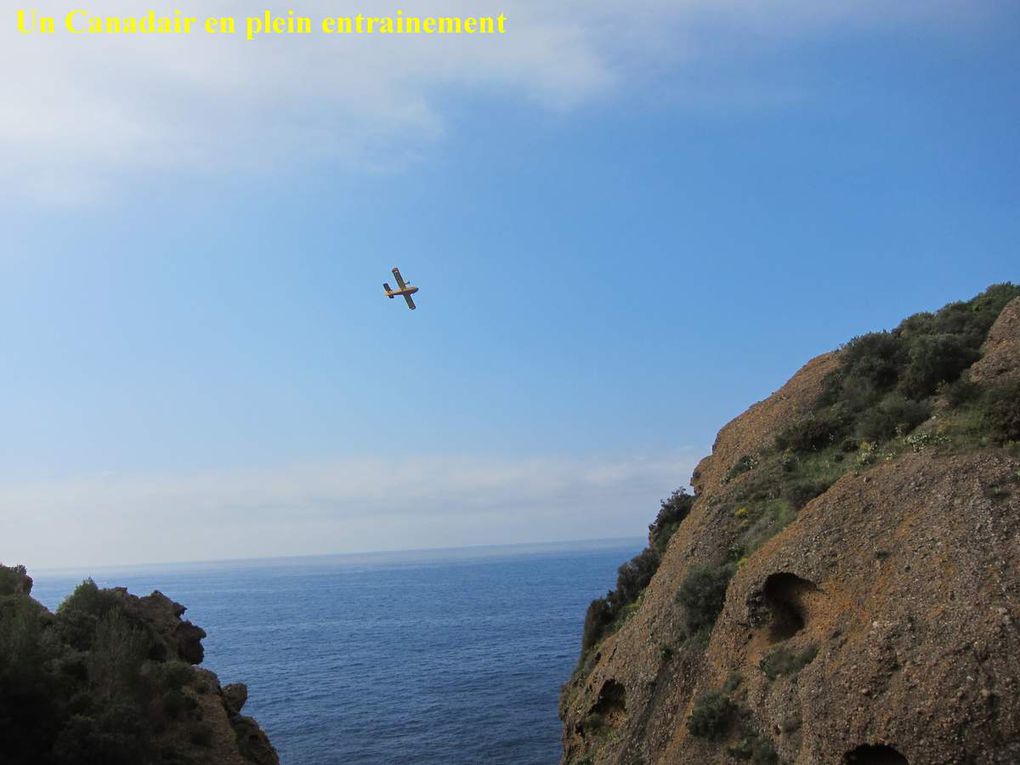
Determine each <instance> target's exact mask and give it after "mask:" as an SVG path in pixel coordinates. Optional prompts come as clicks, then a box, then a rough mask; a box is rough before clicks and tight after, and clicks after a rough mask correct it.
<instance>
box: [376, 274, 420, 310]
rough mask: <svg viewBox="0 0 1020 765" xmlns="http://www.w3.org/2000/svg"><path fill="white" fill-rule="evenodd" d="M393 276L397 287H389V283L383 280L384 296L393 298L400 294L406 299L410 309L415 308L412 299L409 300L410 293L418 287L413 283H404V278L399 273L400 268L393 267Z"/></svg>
mask: <svg viewBox="0 0 1020 765" xmlns="http://www.w3.org/2000/svg"><path fill="white" fill-rule="evenodd" d="M393 278H394V279H396V280H397V287H398V289H395V290H394V289H390V285H388V284H387V283H386V282H383V289H384V290H386V297H388V298H389V299H390V300H393V298H395V297H396V296H397V295H402V296H403V298H404V300H406V301H407V307H408V308H410V309H411V310H412V311H413V310H414V309H415V305H414V301H413V300H411V295H413V294H414V293H415V292H417V291H418V288H417V287H415V286H414V285H413V284H406V283H405V282H404V278H403V277H402V276H401V275H400V269H399V268H394V269H393Z"/></svg>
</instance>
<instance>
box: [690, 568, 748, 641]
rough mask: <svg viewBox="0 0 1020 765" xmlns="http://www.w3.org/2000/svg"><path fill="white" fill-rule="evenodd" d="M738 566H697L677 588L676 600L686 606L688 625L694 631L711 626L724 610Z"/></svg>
mask: <svg viewBox="0 0 1020 765" xmlns="http://www.w3.org/2000/svg"><path fill="white" fill-rule="evenodd" d="M734 571H735V566H734V565H733V564H731V563H726V564H723V565H720V566H699V567H696V568H693V569H692V570H691V572H690V573H689V574H688V575H687V578H686V579H684V581H683V584H681V585H680V589H679V590H678V591H677V594H676V600H677V602H678V603H680V605H682V606H683V607H684V610H685V613H686V621H687V627H688V629H690V630H691V632H698V631H699V630H702V629H706V630H707V629H710V628H711V627H712V626H713V625H714V624H715V620H716V619H718V618H719V614H720V613H722V609H723V604H724V603H725V602H726V590H727V588H728V587H729V584H730V579H732V578H733V574H734Z"/></svg>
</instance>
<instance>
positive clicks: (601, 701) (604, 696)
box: [591, 680, 627, 725]
mask: <svg viewBox="0 0 1020 765" xmlns="http://www.w3.org/2000/svg"><path fill="white" fill-rule="evenodd" d="M591 711H592V714H596V715H598V716H599V717H601V718H602V719H603V720H604V721H605V722H606V723H607V724H609V725H615V724H616V723H617V722H618V721H619V720H620V718H622V717H623V715H624V713H626V711H627V691H626V689H624V687H623V684H622V683H618V682H617V681H616V680H606V682H605V683H603V685H602V688H601V689H600V690H599V697H598V700H597V701H596V702H595V704H594V706H592V708H591Z"/></svg>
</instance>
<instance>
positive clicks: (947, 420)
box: [560, 285, 1020, 765]
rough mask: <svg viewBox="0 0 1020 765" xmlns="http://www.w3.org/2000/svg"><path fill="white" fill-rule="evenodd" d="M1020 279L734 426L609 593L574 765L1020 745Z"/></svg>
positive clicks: (577, 702)
mask: <svg viewBox="0 0 1020 765" xmlns="http://www.w3.org/2000/svg"><path fill="white" fill-rule="evenodd" d="M1017 294H1020V292H1018V291H1017V288H1015V287H1012V286H1011V285H998V286H997V287H993V288H990V289H989V290H988V291H987V292H986V293H983V294H982V295H980V296H978V297H977V298H975V299H974V300H971V301H968V302H966V303H957V304H953V305H951V306H947V307H946V308H944V309H942V310H941V311H939V312H937V313H934V314H920V315H918V316H914V317H911V318H910V319H907V320H906V321H904V322H903V324H901V325H900V326H899V327H898V328H897V329H896V330H894V331H893V332H883V333H875V334H873V335H868V336H864V337H862V338H857V339H855V340H854V341H852V342H851V343H848V344H847V346H845V347H844V348H842V349H840V350H839V351H836V352H834V353H830V354H826V355H823V356H821V357H819V358H816V359H814V360H813V361H811V362H809V363H808V364H807V365H806V366H805V367H804V368H803V369H801V370H800V371H799V372H798V373H797V374H796V375H794V377H793V378H792V379H791V380H790V381H789V382H788V383H787V384H786V385H785V386H783V388H782V389H780V390H779V391H777V392H776V393H774V394H773V395H771V396H770V397H769V398H768V399H766V400H765V401H762V402H760V403H758V404H756V405H754V406H752V407H751V408H750V409H749V410H748V411H747V412H745V413H744V414H743V415H741V416H739V417H737V418H736V419H735V420H733V421H732V422H730V423H729V424H728V425H727V426H726V427H724V428H723V429H722V431H721V432H720V433H719V436H718V438H717V440H716V442H715V445H714V447H713V450H712V454H711V456H709V457H707V458H705V459H704V460H703V461H702V462H701V464H700V465H699V466H698V468H697V470H696V471H695V474H694V477H693V481H692V483H693V486H694V487H695V496H694V497H693V498H688V499H689V501H688V502H687V503H686V504H685V506H684V508H683V512H682V513H680V515H681V516H682V518H681V519H680V522H679V523H678V524H676V530H675V532H673V533H672V534H671V535H670V536H669V538H668V541H665V542H664V541H663V540H662V538H661V535H660V534H659V533H658V531H657V526H658V525H660V524H658V522H657V524H653V527H652V534H651V537H650V542H651V544H650V547H649V550H647V551H646V553H645V555H646V557H650V558H651V559H652V560H653V565H651V566H650V567H649V566H648V565H646V563H647V562H646V561H642V560H641V556H639V558H638V559H635V561H632V562H631V563H630V564H626V565H625V566H624V567H623V568H621V572H620V585H619V586H618V588H617V590H615V591H613V592H611V593H610V594H609V595H608V596H607V598H605V599H601V600H599V601H596V602H595V603H593V604H592V608H591V609H590V610H589V614H588V620H587V622H586V635H585V646H584V651H583V653H582V657H581V661H580V663H579V666H578V669H577V671H576V672H575V674H574V676H573V677H572V678H571V679H570V681H569V682H568V683H567V684H566V685H565V686H564V688H563V692H562V696H561V707H560V714H561V717H562V719H563V722H564V733H563V745H564V753H563V762H564V763H569V764H572V765H580V764H581V763H625V764H630V763H692V764H698V765H700V764H701V763H737V762H757V763H780V762H782V763H792V764H795V765H828V764H832V765H838V764H840V763H910V765H936V764H938V765H942V764H948V763H975V764H977V763H1002V764H1003V765H1005V764H1006V763H1018V762H1020V659H1018V657H1020V630H1018V624H1020V448H1018V444H1017V441H1018V440H1020V298H1018V297H1016V295H1017ZM676 496H678V495H675V496H674V498H672V499H675V498H676ZM674 505H675V503H671V502H670V501H667V502H664V504H663V512H664V513H665V512H667V511H671V508H673V507H674ZM661 518H662V515H660V519H661ZM657 546H658V547H659V548H661V553H656V549H655V548H656V547H657ZM635 567H637V568H638V569H642V568H643V569H647V570H648V574H647V576H645V577H644V578H643V579H641V580H640V582H639V584H642V585H645V586H643V587H641V588H640V591H639V592H637V593H633V592H632V593H631V594H628V593H627V592H624V590H629V591H632V590H633V589H634V587H633V586H632V584H631V583H632V582H633V580H634V577H635V573H634V572H635ZM652 571H654V574H653V573H652Z"/></svg>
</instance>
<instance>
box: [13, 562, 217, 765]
mask: <svg viewBox="0 0 1020 765" xmlns="http://www.w3.org/2000/svg"><path fill="white" fill-rule="evenodd" d="M30 589H31V580H30V579H28V577H27V576H26V575H25V572H24V569H23V568H20V567H19V568H8V567H4V566H0V761H2V762H3V763H4V764H5V765H96V764H97V763H101V764H102V765H138V763H146V764H147V765H171V763H174V764H176V765H181V763H184V762H186V761H187V756H186V755H187V753H186V752H184V751H176V750H175V748H174V747H171V748H169V749H168V748H167V747H166V746H163V745H161V744H160V743H159V737H160V735H161V733H162V732H163V731H165V730H166V729H167V726H168V725H169V724H170V723H171V722H174V723H177V724H180V725H182V726H183V728H184V729H185V730H189V729H190V728H192V727H194V726H196V725H198V724H199V723H198V721H197V719H194V720H193V719H191V718H192V717H194V716H195V715H196V714H198V712H197V709H196V707H197V704H196V703H195V702H194V699H192V698H190V696H189V695H188V694H186V693H184V692H183V691H182V689H183V688H184V686H185V685H187V684H189V683H190V682H191V681H192V680H193V679H194V678H195V677H196V672H195V670H194V669H193V668H192V667H191V665H190V664H187V663H186V662H183V661H178V660H173V661H163V660H162V657H160V658H155V659H154V658H153V657H154V656H155V655H159V654H161V651H162V650H163V649H164V646H163V644H162V643H161V642H160V640H159V638H158V635H157V633H156V631H155V629H156V628H155V627H153V626H152V625H150V624H146V623H145V622H144V620H143V618H142V617H140V616H138V615H137V614H132V613H129V609H128V608H127V607H126V606H125V603H126V597H127V596H126V595H125V593H123V592H118V591H115V590H104V589H100V588H99V587H97V586H96V584H95V583H94V582H92V581H91V580H86V581H85V582H83V583H82V584H81V585H79V587H78V588H76V589H75V591H74V592H73V593H72V594H71V595H70V596H69V597H68V598H67V599H66V600H64V602H63V603H62V604H61V605H60V607H59V608H58V609H57V612H56V613H55V614H51V613H49V612H48V611H47V610H46V609H45V608H43V607H42V606H41V605H39V604H38V603H37V602H36V601H34V600H33V599H32V598H31V597H30V595H29V592H30ZM136 600H137V599H136ZM157 648H159V649H161V650H156V649H157ZM176 749H179V747H177V748H176Z"/></svg>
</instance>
